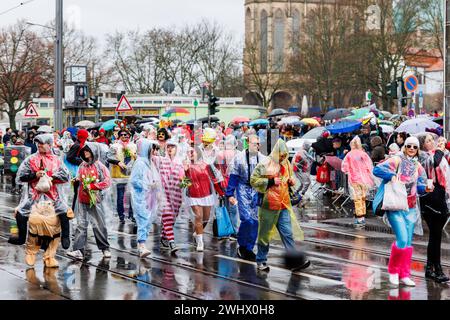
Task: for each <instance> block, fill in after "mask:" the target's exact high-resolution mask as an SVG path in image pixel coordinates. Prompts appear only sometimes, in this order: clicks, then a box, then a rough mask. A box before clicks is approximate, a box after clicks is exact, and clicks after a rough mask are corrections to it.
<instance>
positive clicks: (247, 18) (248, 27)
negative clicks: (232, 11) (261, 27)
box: [245, 8, 252, 35]
mask: <svg viewBox="0 0 450 320" xmlns="http://www.w3.org/2000/svg"><path fill="white" fill-rule="evenodd" d="M251 23H252V12H251V11H250V8H247V12H246V13H245V32H246V33H247V34H249V35H250V32H251V31H252V30H251Z"/></svg>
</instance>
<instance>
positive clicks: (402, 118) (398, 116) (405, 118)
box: [389, 114, 408, 122]
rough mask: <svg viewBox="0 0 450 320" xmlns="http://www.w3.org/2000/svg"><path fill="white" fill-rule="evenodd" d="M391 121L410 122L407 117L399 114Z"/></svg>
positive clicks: (391, 118)
mask: <svg viewBox="0 0 450 320" xmlns="http://www.w3.org/2000/svg"><path fill="white" fill-rule="evenodd" d="M389 120H390V121H397V120H400V121H402V122H403V121H406V120H408V117H407V116H404V115H401V116H400V115H398V114H394V115H393V116H392V117H390V118H389Z"/></svg>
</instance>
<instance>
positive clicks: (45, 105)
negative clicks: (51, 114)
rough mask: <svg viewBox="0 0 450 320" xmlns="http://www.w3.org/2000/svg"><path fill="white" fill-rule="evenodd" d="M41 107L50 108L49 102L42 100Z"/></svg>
mask: <svg viewBox="0 0 450 320" xmlns="http://www.w3.org/2000/svg"><path fill="white" fill-rule="evenodd" d="M39 108H48V102H40V103H39Z"/></svg>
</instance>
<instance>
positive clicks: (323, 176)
mask: <svg viewBox="0 0 450 320" xmlns="http://www.w3.org/2000/svg"><path fill="white" fill-rule="evenodd" d="M316 181H317V182H318V183H328V182H330V169H329V167H328V165H327V164H326V163H324V164H323V165H321V166H320V167H318V168H317V178H316Z"/></svg>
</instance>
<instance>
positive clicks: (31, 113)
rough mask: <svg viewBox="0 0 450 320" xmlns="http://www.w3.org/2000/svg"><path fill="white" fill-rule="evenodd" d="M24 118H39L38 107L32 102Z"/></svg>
mask: <svg viewBox="0 0 450 320" xmlns="http://www.w3.org/2000/svg"><path fill="white" fill-rule="evenodd" d="M24 117H26V118H36V117H39V114H38V112H37V108H36V105H35V104H34V103H33V102H30V104H29V105H28V107H27V110H26V111H25V115H24Z"/></svg>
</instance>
